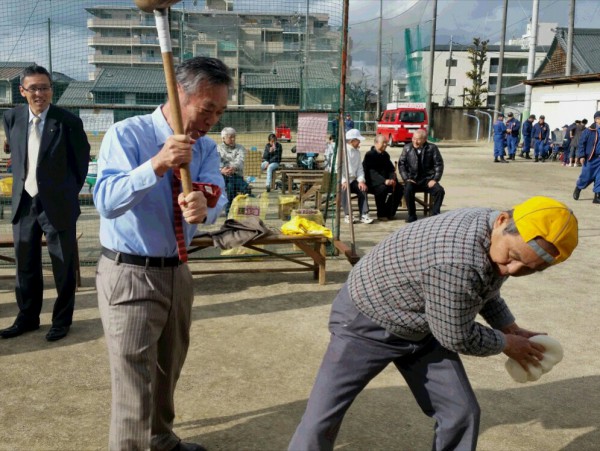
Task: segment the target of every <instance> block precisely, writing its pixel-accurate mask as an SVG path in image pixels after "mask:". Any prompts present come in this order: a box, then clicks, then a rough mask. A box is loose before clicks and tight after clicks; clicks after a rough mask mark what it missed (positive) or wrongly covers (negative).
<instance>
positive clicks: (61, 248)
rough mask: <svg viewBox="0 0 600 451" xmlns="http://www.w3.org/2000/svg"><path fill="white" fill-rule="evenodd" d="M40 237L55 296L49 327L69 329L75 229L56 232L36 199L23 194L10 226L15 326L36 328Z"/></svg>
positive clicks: (40, 289) (39, 298)
mask: <svg viewBox="0 0 600 451" xmlns="http://www.w3.org/2000/svg"><path fill="white" fill-rule="evenodd" d="M42 233H43V234H44V235H46V243H47V246H48V253H49V254H50V259H51V261H52V272H53V274H54V283H55V284H56V291H57V293H58V296H57V298H56V301H55V303H54V310H53V311H52V325H53V326H56V327H63V326H70V325H71V322H72V318H73V309H74V307H75V287H76V278H75V249H76V245H77V239H76V226H75V224H73V227H72V228H69V229H68V230H60V231H59V230H56V229H55V228H54V227H53V226H52V224H50V222H49V221H48V218H47V216H46V213H45V212H44V209H43V207H42V204H41V202H40V201H39V197H38V196H36V197H34V198H33V199H32V198H31V197H30V196H29V194H27V193H26V192H24V193H23V196H22V198H21V205H20V206H19V212H18V213H17V222H16V223H15V224H13V238H14V241H15V256H16V263H17V277H16V279H17V280H16V286H15V294H16V297H17V305H18V307H19V313H18V315H17V319H16V321H15V323H18V324H27V325H33V326H35V325H39V323H40V312H41V310H42V300H43V292H44V282H43V277H42V245H41V239H42Z"/></svg>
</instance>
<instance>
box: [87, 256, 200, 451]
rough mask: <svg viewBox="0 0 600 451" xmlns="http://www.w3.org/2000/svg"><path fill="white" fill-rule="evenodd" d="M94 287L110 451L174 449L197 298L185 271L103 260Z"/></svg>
mask: <svg viewBox="0 0 600 451" xmlns="http://www.w3.org/2000/svg"><path fill="white" fill-rule="evenodd" d="M96 286H97V289H98V306H99V308H100V316H101V318H102V326H103V327H104V335H105V337H106V344H107V347H108V355H109V360H110V373H111V382H112V406H111V411H112V413H111V421H110V437H109V449H110V450H112V451H117V450H123V451H125V450H127V451H138V450H140V451H141V450H148V449H152V450H157V451H162V450H170V449H172V448H174V447H175V446H176V445H177V444H178V443H179V438H178V437H177V436H176V435H175V434H174V433H173V430H172V429H173V419H174V418H175V407H174V402H173V392H174V391H175V385H176V383H177V379H178V378H179V374H180V373H181V368H182V367H183V363H184V361H185V357H186V354H187V350H188V346H189V338H190V324H191V309H192V302H193V300H194V296H193V281H192V275H191V274H190V271H189V268H188V265H181V266H179V267H176V268H144V267H143V266H135V265H128V264H123V263H120V264H117V263H115V262H114V261H112V260H110V259H108V258H106V257H104V256H102V257H100V260H99V262H98V267H97V272H96Z"/></svg>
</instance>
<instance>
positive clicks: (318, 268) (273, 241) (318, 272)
mask: <svg viewBox="0 0 600 451" xmlns="http://www.w3.org/2000/svg"><path fill="white" fill-rule="evenodd" d="M327 241H328V240H327V238H325V237H323V236H289V235H283V234H281V235H269V236H266V237H263V238H258V239H255V240H252V241H250V242H248V243H246V244H245V245H244V247H246V248H248V249H252V250H253V251H257V252H259V253H260V254H261V255H258V256H257V255H244V258H245V259H246V258H247V259H251V260H255V259H262V258H264V257H265V256H270V257H274V258H277V259H282V260H285V261H287V262H290V263H293V264H294V265H295V266H294V267H289V266H286V267H279V266H276V267H270V268H251V267H249V265H248V261H244V262H243V263H242V264H241V265H240V267H239V268H233V269H214V268H212V269H202V270H192V271H191V272H192V274H227V273H262V272H294V271H312V272H313V277H314V278H315V279H318V280H319V284H320V285H324V284H325V277H326V269H325V263H326V261H327V252H326V251H327V248H326V246H327ZM291 244H294V245H296V246H297V247H298V248H299V249H300V250H301V251H302V252H303V253H304V255H303V256H301V257H309V258H310V259H311V260H312V262H310V261H304V260H300V258H299V257H298V256H296V255H295V254H292V253H290V252H289V249H290V245H291ZM263 245H286V248H287V250H282V251H277V252H276V251H273V250H269V249H265V248H262V247H258V246H263ZM212 246H214V243H213V240H212V238H210V237H208V236H203V237H196V238H194V239H193V240H192V243H191V244H190V247H189V248H188V253H189V254H191V253H193V252H196V251H199V250H202V249H206V248H207V247H212ZM238 258H239V257H238ZM190 263H193V261H191V262H190ZM190 269H191V268H190Z"/></svg>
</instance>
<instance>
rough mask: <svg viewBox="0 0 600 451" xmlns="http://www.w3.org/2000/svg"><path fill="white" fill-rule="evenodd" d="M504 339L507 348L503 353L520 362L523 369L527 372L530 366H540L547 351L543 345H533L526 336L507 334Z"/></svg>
mask: <svg viewBox="0 0 600 451" xmlns="http://www.w3.org/2000/svg"><path fill="white" fill-rule="evenodd" d="M504 338H505V339H506V346H505V347H504V350H503V351H502V352H504V354H506V355H507V356H508V357H510V358H512V359H514V360H516V361H517V362H519V365H521V366H522V367H523V369H525V370H527V366H528V365H534V366H539V365H540V360H542V359H543V358H544V351H545V350H546V349H545V348H544V347H543V346H542V345H540V344H537V343H533V342H531V341H529V339H528V338H526V337H524V336H521V335H515V334H511V333H508V334H506V333H505V334H504Z"/></svg>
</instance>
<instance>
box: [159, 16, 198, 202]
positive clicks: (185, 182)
mask: <svg viewBox="0 0 600 451" xmlns="http://www.w3.org/2000/svg"><path fill="white" fill-rule="evenodd" d="M154 18H155V19H156V30H157V32H158V40H159V42H160V51H161V55H162V60H163V69H164V71H165V82H166V84H167V94H168V95H169V103H170V105H171V121H172V122H173V127H174V130H173V131H174V132H175V134H177V135H183V120H182V118H181V106H180V105H179V96H178V95H177V80H176V79H175V67H174V65H173V51H172V50H171V38H170V36H169V22H168V20H169V19H168V16H167V10H166V9H155V10H154ZM179 171H180V173H181V184H182V187H183V194H184V195H186V196H187V195H188V194H189V193H191V192H192V191H193V187H192V177H191V175H190V165H189V164H187V163H184V164H182V165H181V166H180V167H179Z"/></svg>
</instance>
